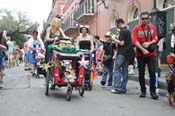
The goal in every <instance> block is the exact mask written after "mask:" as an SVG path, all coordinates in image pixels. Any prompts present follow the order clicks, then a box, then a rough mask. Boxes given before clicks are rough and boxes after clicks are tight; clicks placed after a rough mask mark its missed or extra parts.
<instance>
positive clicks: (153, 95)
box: [151, 92, 159, 100]
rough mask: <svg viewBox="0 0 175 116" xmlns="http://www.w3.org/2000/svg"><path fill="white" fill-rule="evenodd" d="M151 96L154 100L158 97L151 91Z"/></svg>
mask: <svg viewBox="0 0 175 116" xmlns="http://www.w3.org/2000/svg"><path fill="white" fill-rule="evenodd" d="M151 97H152V99H155V100H157V99H158V98H159V96H158V95H157V94H156V93H154V92H152V93H151Z"/></svg>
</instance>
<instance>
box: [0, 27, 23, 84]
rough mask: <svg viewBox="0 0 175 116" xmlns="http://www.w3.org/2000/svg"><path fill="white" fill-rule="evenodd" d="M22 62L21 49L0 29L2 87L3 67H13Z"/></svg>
mask: <svg viewBox="0 0 175 116" xmlns="http://www.w3.org/2000/svg"><path fill="white" fill-rule="evenodd" d="M20 63H23V49H20V48H19V46H18V45H17V44H16V42H15V41H12V40H11V37H10V36H7V32H6V31H5V30H4V31H0V85H1V86H0V87H2V86H3V85H2V83H3V76H4V75H5V73H4V70H5V68H9V69H10V68H13V67H15V66H19V64H20Z"/></svg>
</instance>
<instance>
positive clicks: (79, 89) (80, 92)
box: [78, 79, 85, 96]
mask: <svg viewBox="0 0 175 116" xmlns="http://www.w3.org/2000/svg"><path fill="white" fill-rule="evenodd" d="M78 91H79V94H80V96H83V95H84V91H85V86H84V79H83V82H82V86H80V87H78Z"/></svg>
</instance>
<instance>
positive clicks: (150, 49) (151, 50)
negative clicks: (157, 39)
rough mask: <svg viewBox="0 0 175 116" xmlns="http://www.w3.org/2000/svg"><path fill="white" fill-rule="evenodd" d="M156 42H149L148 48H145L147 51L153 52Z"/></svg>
mask: <svg viewBox="0 0 175 116" xmlns="http://www.w3.org/2000/svg"><path fill="white" fill-rule="evenodd" d="M156 46H157V45H156V44H155V43H154V44H151V45H150V46H149V47H148V48H147V50H148V51H149V52H153V51H154V50H155V49H156Z"/></svg>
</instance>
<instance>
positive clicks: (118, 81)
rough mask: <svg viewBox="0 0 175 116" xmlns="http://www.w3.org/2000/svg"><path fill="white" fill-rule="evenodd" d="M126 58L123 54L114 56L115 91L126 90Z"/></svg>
mask: <svg viewBox="0 0 175 116" xmlns="http://www.w3.org/2000/svg"><path fill="white" fill-rule="evenodd" d="M128 64H129V62H128V60H127V59H126V57H125V56H123V55H120V54H119V55H117V56H116V58H115V69H114V89H115V90H116V91H122V92H125V91H126V85H127V82H128Z"/></svg>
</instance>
